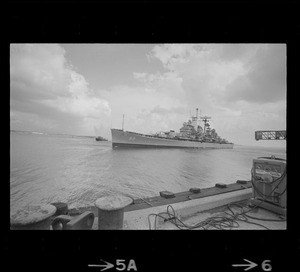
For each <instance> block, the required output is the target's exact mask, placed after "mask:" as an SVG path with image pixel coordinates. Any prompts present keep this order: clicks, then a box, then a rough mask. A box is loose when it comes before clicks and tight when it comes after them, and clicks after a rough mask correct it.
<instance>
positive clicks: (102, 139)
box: [95, 136, 107, 141]
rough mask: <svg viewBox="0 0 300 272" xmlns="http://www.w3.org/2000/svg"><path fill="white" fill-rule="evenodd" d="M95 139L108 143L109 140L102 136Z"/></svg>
mask: <svg viewBox="0 0 300 272" xmlns="http://www.w3.org/2000/svg"><path fill="white" fill-rule="evenodd" d="M95 139H96V141H107V139H105V138H103V137H101V136H98V137H96V138H95Z"/></svg>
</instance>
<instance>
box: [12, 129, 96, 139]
mask: <svg viewBox="0 0 300 272" xmlns="http://www.w3.org/2000/svg"><path fill="white" fill-rule="evenodd" d="M10 131H11V132H22V133H26V134H38V135H56V136H69V137H78V138H96V136H86V135H73V134H64V133H44V132H39V131H27V130H16V129H11V130H10Z"/></svg>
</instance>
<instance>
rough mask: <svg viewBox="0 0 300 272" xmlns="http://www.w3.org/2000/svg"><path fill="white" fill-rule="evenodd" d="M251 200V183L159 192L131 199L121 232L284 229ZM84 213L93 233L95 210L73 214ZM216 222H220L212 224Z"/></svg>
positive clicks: (275, 217)
mask: <svg viewBox="0 0 300 272" xmlns="http://www.w3.org/2000/svg"><path fill="white" fill-rule="evenodd" d="M196 189H198V190H196ZM195 192H196V193H195ZM251 197H252V184H251V181H237V182H236V183H232V184H222V183H220V184H216V185H215V186H214V187H209V188H203V189H201V188H192V189H190V190H189V191H184V192H179V193H172V192H169V191H163V192H160V194H158V195H157V196H153V197H148V198H136V199H133V201H132V204H131V205H129V206H127V207H125V209H124V225H123V230H150V229H151V230H153V229H157V230H179V229H195V230H196V229H239V230H249V229H254V230H260V229H280V230H281V229H286V219H285V218H284V217H283V216H281V215H279V214H276V213H273V212H270V211H268V210H265V209H262V208H260V207H255V206H254V207H253V206H252V207H251V206H250V205H249V203H250V199H251ZM87 210H88V211H92V212H94V214H95V220H94V224H93V226H92V230H97V226H98V218H97V209H96V208H95V207H89V208H82V209H77V210H76V211H77V212H78V211H79V212H80V213H81V212H84V211H87ZM72 212H74V210H73V211H72V209H71V210H70V214H72ZM217 218H218V219H220V220H219V221H218V220H217V221H216V219H217ZM213 220H215V221H213ZM201 222H203V224H201Z"/></svg>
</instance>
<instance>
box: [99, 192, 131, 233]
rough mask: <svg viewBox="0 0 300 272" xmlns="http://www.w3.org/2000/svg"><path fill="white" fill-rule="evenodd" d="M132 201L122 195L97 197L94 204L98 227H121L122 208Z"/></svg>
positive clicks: (103, 228)
mask: <svg viewBox="0 0 300 272" xmlns="http://www.w3.org/2000/svg"><path fill="white" fill-rule="evenodd" d="M132 201H133V200H132V198H130V197H127V196H122V195H117V196H106V197H102V198H99V199H97V201H96V202H95V206H96V207H97V208H98V229H99V230H105V229H106V230H107V229H111V230H120V229H123V218H124V208H125V207H126V206H128V205H130V204H131V203H132Z"/></svg>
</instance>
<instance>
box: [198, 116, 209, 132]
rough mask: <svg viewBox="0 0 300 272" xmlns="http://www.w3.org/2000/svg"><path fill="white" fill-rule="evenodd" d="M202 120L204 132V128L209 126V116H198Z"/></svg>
mask: <svg viewBox="0 0 300 272" xmlns="http://www.w3.org/2000/svg"><path fill="white" fill-rule="evenodd" d="M200 118H201V119H202V120H203V122H204V133H205V128H206V127H209V123H208V122H209V121H208V120H209V119H211V117H209V116H203V117H200Z"/></svg>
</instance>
